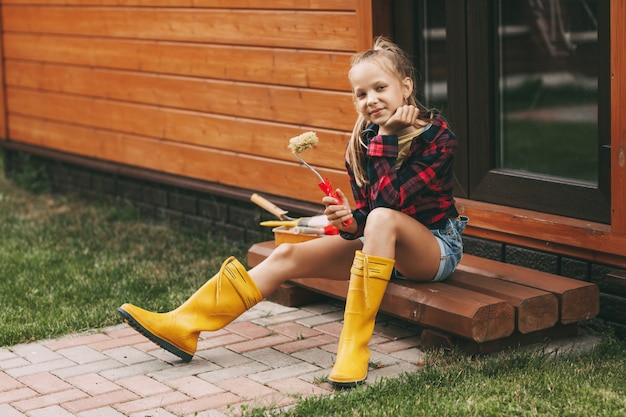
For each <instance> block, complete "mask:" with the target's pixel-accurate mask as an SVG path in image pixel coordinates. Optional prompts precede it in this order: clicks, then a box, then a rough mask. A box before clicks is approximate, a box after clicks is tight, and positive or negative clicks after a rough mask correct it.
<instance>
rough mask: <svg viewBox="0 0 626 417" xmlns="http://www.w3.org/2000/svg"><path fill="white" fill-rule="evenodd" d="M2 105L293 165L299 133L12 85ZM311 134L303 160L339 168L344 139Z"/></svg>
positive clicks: (337, 135) (24, 112)
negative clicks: (313, 142) (292, 142)
mask: <svg viewBox="0 0 626 417" xmlns="http://www.w3.org/2000/svg"><path fill="white" fill-rule="evenodd" d="M7 103H8V106H9V108H10V109H12V111H14V112H16V113H19V114H22V115H27V116H30V117H32V118H38V119H45V120H55V121H59V122H64V123H68V124H75V125H83V126H87V127H94V128H98V129H107V130H111V131H116V132H120V133H130V134H135V135H139V136H148V137H152V138H154V139H157V140H167V141H172V142H180V143H187V144H193V145H198V146H203V147H208V148H214V149H223V150H235V151H237V152H239V153H245V154H251V155H256V156H262V157H267V158H278V159H283V160H286V161H292V162H293V161H296V159H295V157H294V156H293V154H292V153H291V150H289V149H288V143H289V139H290V138H292V137H294V136H297V135H299V134H300V133H302V132H303V129H302V128H299V127H297V126H291V125H284V124H278V123H270V122H261V121H256V120H243V119H238V118H233V117H225V116H215V115H210V114H205V113H199V112H191V111H181V110H175V109H167V108H163V107H155V106H144V105H137V104H132V103H124V102H116V101H110V100H103V99H92V98H88V97H81V96H72V95H66V94H56V93H46V92H40V91H35V90H23V89H19V88H11V87H9V88H8V89H7ZM316 133H317V135H318V137H319V139H320V143H319V144H318V145H317V146H316V147H315V148H313V149H311V150H308V151H306V153H304V154H303V155H302V156H303V158H304V159H305V160H306V161H307V162H309V163H310V164H312V165H314V166H324V167H327V168H335V169H339V170H343V169H344V154H345V148H346V146H347V142H348V138H349V135H348V134H347V133H345V132H337V131H330V130H327V131H317V132H316Z"/></svg>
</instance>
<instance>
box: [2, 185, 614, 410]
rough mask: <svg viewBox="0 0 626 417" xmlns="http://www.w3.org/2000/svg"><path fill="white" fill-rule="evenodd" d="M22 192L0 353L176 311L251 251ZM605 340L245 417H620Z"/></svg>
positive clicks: (432, 371)
mask: <svg viewBox="0 0 626 417" xmlns="http://www.w3.org/2000/svg"><path fill="white" fill-rule="evenodd" d="M38 181H39V180H38ZM43 183H45V181H43ZM43 188H45V187H43ZM27 189H28V187H26V188H22V187H17V186H16V185H14V184H12V183H10V182H8V181H6V180H5V179H3V178H1V177H0V236H1V239H0V302H1V303H2V304H1V305H2V307H3V308H2V309H1V310H0V345H2V346H8V347H10V346H12V345H14V344H16V343H23V342H29V341H33V340H39V339H45V338H52V337H55V336H59V335H63V334H70V333H74V332H80V331H85V330H95V331H97V330H98V329H99V328H101V327H103V326H107V325H111V324H117V323H120V322H121V320H120V318H119V317H118V315H117V312H116V309H117V307H118V306H119V305H120V304H122V303H123V302H126V301H130V302H135V303H137V304H140V305H142V306H144V307H146V308H149V309H154V310H167V309H170V308H173V307H175V306H177V305H179V304H180V303H181V302H182V301H183V300H184V299H186V298H187V297H188V296H189V295H190V294H191V293H192V292H193V291H194V290H195V289H196V288H198V287H199V286H200V285H201V284H202V283H204V282H205V281H206V279H207V278H209V277H210V276H212V275H213V273H214V272H215V271H217V269H218V268H219V266H220V264H221V263H222V261H223V259H224V258H226V257H227V256H229V255H231V254H232V255H236V256H237V257H238V258H239V259H245V258H244V256H245V252H246V250H247V247H244V246H243V245H241V244H237V243H233V242H229V241H227V240H226V238H225V237H224V236H200V235H198V234H194V233H191V232H186V231H184V230H179V229H177V228H174V227H168V226H167V225H156V224H151V223H150V222H147V221H145V220H143V219H141V218H140V216H139V215H138V214H137V212H135V211H134V210H133V209H131V208H129V207H120V206H115V205H111V204H91V203H86V202H84V201H82V200H79V199H74V198H71V197H63V196H54V195H51V194H49V193H47V192H45V191H43V192H42V191H41V189H39V187H38V189H39V191H38V192H37V193H33V192H32V191H28V190H27ZM592 330H593V331H597V330H594V329H590V330H589V331H592ZM600 330H601V334H603V335H604V337H605V342H604V343H603V344H602V345H601V346H600V347H599V348H598V349H596V350H595V351H594V352H593V353H592V354H589V355H584V356H559V357H557V358H554V357H553V356H550V355H547V354H544V353H542V352H541V351H536V350H535V351H530V352H528V351H520V350H515V351H512V352H508V353H507V354H506V355H498V356H490V357H482V358H470V357H467V356H463V355H461V354H458V353H454V352H453V353H450V352H443V351H442V352H430V353H428V354H427V356H426V366H425V367H423V368H422V371H420V372H418V373H414V374H406V375H404V376H403V377H402V378H398V379H390V380H384V381H383V382H381V383H377V384H371V385H368V386H366V387H363V388H358V389H355V390H349V391H345V392H337V393H335V394H334V395H332V396H320V397H314V398H309V399H306V400H302V401H300V402H299V403H298V405H297V406H295V407H294V408H291V409H289V410H287V411H283V412H279V411H272V410H267V409H246V410H245V411H244V414H245V415H246V416H249V417H257V416H258V417H261V416H264V417H265V416H282V417H290V416H311V417H312V416H339V417H341V416H346V417H348V416H349V417H353V416H393V417H401V416H411V417H414V416H429V417H432V416H477V417H486V416H498V417H501V416H502V417H507V416H510V417H518V416H522V417H524V416H529V417H534V416H584V417H586V416H622V417H623V416H626V383H624V381H626V346H625V345H624V343H623V342H619V341H617V340H616V339H614V338H613V337H611V336H610V332H608V331H607V330H605V329H600Z"/></svg>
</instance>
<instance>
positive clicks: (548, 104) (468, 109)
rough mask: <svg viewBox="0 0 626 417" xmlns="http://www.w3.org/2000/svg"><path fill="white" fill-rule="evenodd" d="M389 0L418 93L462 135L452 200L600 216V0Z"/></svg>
mask: <svg viewBox="0 0 626 417" xmlns="http://www.w3.org/2000/svg"><path fill="white" fill-rule="evenodd" d="M393 4H394V6H393V8H394V10H393V13H392V19H391V23H390V26H391V28H390V29H391V31H390V34H391V36H392V37H393V38H394V39H395V40H396V42H398V43H399V44H400V45H402V46H403V47H404V48H406V49H407V50H408V51H409V52H411V53H412V54H413V56H414V58H415V61H416V64H417V67H418V68H419V69H420V74H421V80H419V81H421V95H422V100H423V101H424V103H425V104H427V105H428V106H431V107H436V108H438V109H440V110H441V111H442V113H443V114H444V115H445V116H446V117H447V118H448V120H449V122H450V124H451V126H452V128H453V129H454V130H455V132H456V134H457V136H459V139H460V140H461V147H460V152H459V157H458V158H457V163H456V166H455V170H456V174H457V179H458V184H457V195H458V196H460V197H464V198H469V199H473V200H480V201H485V202H491V203H496V204H501V205H507V206H511V207H519V208H525V209H531V210H536V211H541V212H545V213H552V214H559V215H564V216H568V217H574V218H580V219H586V220H591V221H599V222H606V223H608V222H609V219H610V209H609V207H610V205H609V195H608V190H609V188H610V187H609V171H610V167H609V146H608V145H609V143H610V138H609V129H610V120H609V114H610V112H609V109H610V97H609V90H610V85H609V83H610V80H609V65H610V56H609V48H610V45H609V27H608V22H609V10H608V8H609V6H608V2H598V1H596V0H523V1H515V2H512V1H508V0H472V1H467V2H459V1H452V0H447V1H442V0H421V1H417V2H413V1H409V0H404V1H398V0H396V1H394V2H393Z"/></svg>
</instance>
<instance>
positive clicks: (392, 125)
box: [378, 105, 420, 135]
mask: <svg viewBox="0 0 626 417" xmlns="http://www.w3.org/2000/svg"><path fill="white" fill-rule="evenodd" d="M419 113H420V111H419V109H418V108H417V107H415V106H411V105H406V106H400V107H398V108H397V109H396V111H395V112H394V113H393V114H392V115H391V117H390V118H389V119H387V121H386V122H385V123H384V124H382V125H380V129H379V131H378V134H380V135H396V134H398V132H400V131H401V130H403V129H406V128H407V127H409V126H413V125H415V123H416V122H417V117H418V116H419Z"/></svg>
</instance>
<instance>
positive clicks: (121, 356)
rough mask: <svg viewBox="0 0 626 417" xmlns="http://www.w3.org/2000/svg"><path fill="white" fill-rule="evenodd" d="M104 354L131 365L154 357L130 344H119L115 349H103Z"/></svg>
mask: <svg viewBox="0 0 626 417" xmlns="http://www.w3.org/2000/svg"><path fill="white" fill-rule="evenodd" d="M104 354H106V356H108V357H110V358H112V359H115V360H116V361H118V362H120V363H123V364H125V365H133V364H137V363H142V362H147V361H149V360H153V359H154V356H152V355H149V354H147V353H145V352H142V351H140V350H138V349H135V348H134V347H131V346H121V347H118V348H115V349H110V350H105V351H104Z"/></svg>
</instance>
